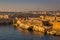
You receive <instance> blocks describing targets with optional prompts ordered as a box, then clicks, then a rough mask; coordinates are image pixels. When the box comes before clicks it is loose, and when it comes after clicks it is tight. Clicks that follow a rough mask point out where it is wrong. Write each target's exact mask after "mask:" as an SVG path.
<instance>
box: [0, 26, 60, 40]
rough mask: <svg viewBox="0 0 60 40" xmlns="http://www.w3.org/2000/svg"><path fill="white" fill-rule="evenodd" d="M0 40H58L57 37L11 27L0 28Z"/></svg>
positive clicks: (59, 38)
mask: <svg viewBox="0 0 60 40" xmlns="http://www.w3.org/2000/svg"><path fill="white" fill-rule="evenodd" d="M0 40H60V37H59V36H49V35H44V34H43V33H40V32H35V31H34V32H29V31H28V30H21V29H19V28H17V29H16V28H14V27H13V26H11V25H8V26H0Z"/></svg>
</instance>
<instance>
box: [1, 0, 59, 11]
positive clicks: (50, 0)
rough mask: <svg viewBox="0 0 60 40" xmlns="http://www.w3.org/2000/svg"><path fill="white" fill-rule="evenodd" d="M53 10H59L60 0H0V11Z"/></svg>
mask: <svg viewBox="0 0 60 40" xmlns="http://www.w3.org/2000/svg"><path fill="white" fill-rule="evenodd" d="M38 8H39V11H47V10H48V11H50V10H52V11H55V10H60V0H0V11H17V12H19V11H36V10H37V9H38Z"/></svg>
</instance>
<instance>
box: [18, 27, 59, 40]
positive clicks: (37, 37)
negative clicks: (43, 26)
mask: <svg viewBox="0 0 60 40" xmlns="http://www.w3.org/2000/svg"><path fill="white" fill-rule="evenodd" d="M17 29H18V31H19V32H20V33H22V34H24V36H25V37H27V39H28V37H31V39H32V40H60V37H59V36H50V35H44V33H41V32H36V31H34V32H29V31H28V30H21V29H19V28H17Z"/></svg>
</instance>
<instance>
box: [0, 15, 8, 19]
mask: <svg viewBox="0 0 60 40" xmlns="http://www.w3.org/2000/svg"><path fill="white" fill-rule="evenodd" d="M8 18H9V16H8V15H0V19H8Z"/></svg>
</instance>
